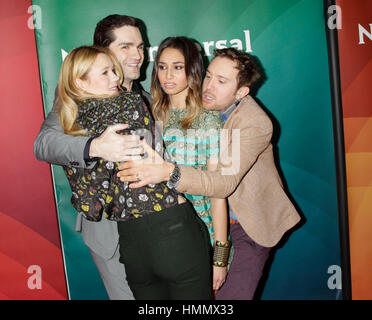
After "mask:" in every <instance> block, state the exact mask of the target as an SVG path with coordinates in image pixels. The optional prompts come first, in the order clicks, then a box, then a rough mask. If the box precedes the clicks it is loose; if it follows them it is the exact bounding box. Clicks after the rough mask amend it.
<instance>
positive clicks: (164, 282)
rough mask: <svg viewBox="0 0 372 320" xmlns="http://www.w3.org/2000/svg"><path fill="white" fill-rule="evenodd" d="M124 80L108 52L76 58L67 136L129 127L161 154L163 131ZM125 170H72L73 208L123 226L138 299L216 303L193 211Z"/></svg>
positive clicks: (65, 112)
mask: <svg viewBox="0 0 372 320" xmlns="http://www.w3.org/2000/svg"><path fill="white" fill-rule="evenodd" d="M122 79H123V77H122V72H121V69H120V66H119V64H118V62H117V61H116V59H115V57H114V56H113V55H112V54H111V53H110V52H109V51H108V50H107V49H104V48H100V47H88V46H84V47H80V48H76V49H74V50H72V51H71V52H70V53H69V55H68V56H67V57H66V59H65V61H64V62H63V64H62V68H61V73H60V79H59V87H58V93H59V100H58V108H59V109H58V111H59V118H60V122H61V124H62V127H63V128H64V131H65V133H67V134H71V135H89V136H91V135H99V134H100V133H102V132H103V131H104V130H105V129H106V127H107V126H108V125H111V124H116V123H126V124H128V125H129V128H130V130H129V131H131V133H134V132H135V133H136V134H139V135H141V136H143V137H144V138H145V140H146V141H148V143H149V144H150V145H152V146H153V147H154V148H155V149H156V150H158V149H160V150H161V149H162V142H161V141H158V142H156V141H155V139H154V135H155V124H154V121H153V118H152V116H151V114H150V112H149V111H148V110H147V108H146V106H145V105H144V104H143V103H142V102H141V101H142V100H141V99H140V97H139V95H138V94H135V93H131V92H124V91H122V90H121V87H120V85H121V83H122ZM117 165H118V163H113V162H109V161H104V160H103V159H97V162H96V165H95V166H94V167H93V168H92V169H82V168H74V167H64V169H65V173H66V175H67V178H68V180H69V182H70V186H71V189H72V204H73V205H74V207H75V208H76V209H77V211H78V212H80V213H81V214H83V215H84V216H85V217H86V218H87V219H89V220H92V221H97V220H100V219H101V218H102V215H104V216H105V217H106V218H108V219H111V220H115V221H117V223H118V231H119V235H120V239H119V244H120V262H122V263H124V264H125V269H126V273H127V280H128V284H129V286H130V288H131V290H132V292H133V294H134V297H135V298H136V299H149V300H150V299H210V297H211V292H210V291H211V290H210V286H211V279H210V265H209V256H208V234H207V233H206V232H205V230H204V229H203V225H202V224H201V223H200V222H199V219H198V218H197V215H196V213H195V211H194V209H193V207H192V206H191V205H190V204H189V203H187V202H185V200H184V198H183V197H182V196H180V195H179V194H178V192H177V191H176V190H175V189H174V188H172V186H170V185H169V184H166V183H159V184H154V185H148V186H145V187H142V188H139V189H138V190H135V189H131V188H128V184H127V183H121V182H120V181H119V180H118V178H117V177H116V172H117Z"/></svg>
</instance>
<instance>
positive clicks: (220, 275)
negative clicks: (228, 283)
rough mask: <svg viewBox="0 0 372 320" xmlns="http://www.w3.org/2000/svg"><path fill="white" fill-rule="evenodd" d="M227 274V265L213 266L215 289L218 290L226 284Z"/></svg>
mask: <svg viewBox="0 0 372 320" xmlns="http://www.w3.org/2000/svg"><path fill="white" fill-rule="evenodd" d="M226 275H227V267H217V266H213V290H214V291H215V293H216V291H218V290H219V289H220V288H221V286H222V285H223V284H224V282H225V279H226Z"/></svg>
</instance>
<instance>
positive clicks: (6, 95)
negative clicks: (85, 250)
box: [0, 0, 68, 300]
mask: <svg viewBox="0 0 372 320" xmlns="http://www.w3.org/2000/svg"><path fill="white" fill-rule="evenodd" d="M30 9H31V0H29V1H9V0H0V39H1V42H2V45H1V50H0V74H1V77H0V88H1V89H0V92H1V94H0V150H1V157H0V177H1V178H0V181H1V183H0V300H8V299H9V300H14V299H17V300H18V299H27V300H33V299H53V300H59V299H67V298H68V294H67V288H66V282H65V273H64V266H63V265H64V262H63V257H62V250H61V242H60V236H59V228H58V221H57V215H56V204H55V199H54V195H53V193H54V192H53V184H52V176H51V172H50V167H49V165H48V164H46V163H41V162H39V161H37V160H36V159H35V157H34V154H33V141H34V139H35V137H36V135H37V133H38V131H39V128H40V124H41V122H42V121H43V119H44V110H43V104H42V95H41V88H40V78H39V70H38V62H37V52H36V45H35V37H34V29H33V22H32V20H33V19H32V9H31V10H30Z"/></svg>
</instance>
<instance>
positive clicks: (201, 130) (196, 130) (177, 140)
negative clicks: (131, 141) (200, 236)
mask: <svg viewBox="0 0 372 320" xmlns="http://www.w3.org/2000/svg"><path fill="white" fill-rule="evenodd" d="M186 116H187V110H185V109H183V110H177V109H171V110H170V116H169V120H168V122H167V123H166V125H165V126H164V132H163V140H164V142H165V145H166V148H167V151H168V153H169V154H170V156H171V157H172V159H173V160H174V161H175V162H176V163H178V164H183V165H188V166H192V167H194V168H197V169H202V170H207V160H212V159H213V158H215V159H216V160H218V154H219V140H220V136H219V133H220V129H221V128H222V127H223V125H224V122H223V120H222V119H221V114H220V113H219V112H218V111H207V110H203V111H201V112H200V114H199V115H198V116H197V118H196V119H195V120H194V122H193V124H192V126H191V127H190V128H189V129H183V128H182V126H181V125H180V123H179V122H180V120H182V119H184V118H185V117H186ZM185 197H186V198H187V199H189V200H190V202H191V203H192V204H193V206H194V208H195V211H196V212H197V214H198V216H199V217H200V218H201V219H202V220H203V222H204V223H205V224H206V225H207V227H208V231H209V235H210V239H211V244H212V245H213V243H214V230H213V225H212V215H211V200H210V198H209V197H205V196H195V195H191V194H185Z"/></svg>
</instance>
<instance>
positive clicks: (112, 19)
mask: <svg viewBox="0 0 372 320" xmlns="http://www.w3.org/2000/svg"><path fill="white" fill-rule="evenodd" d="M124 26H131V27H136V28H139V27H140V23H139V20H138V19H136V18H134V17H131V16H125V15H119V14H112V15H110V16H107V17H106V18H104V19H102V20H101V21H100V22H98V23H97V26H96V30H95V31H94V38H93V43H94V45H96V46H101V47H108V46H109V45H110V44H111V42H113V41H115V36H114V32H113V31H114V30H115V29H117V28H121V27H124Z"/></svg>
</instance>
